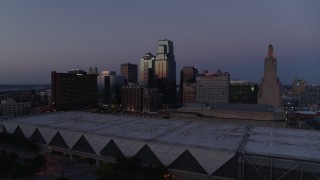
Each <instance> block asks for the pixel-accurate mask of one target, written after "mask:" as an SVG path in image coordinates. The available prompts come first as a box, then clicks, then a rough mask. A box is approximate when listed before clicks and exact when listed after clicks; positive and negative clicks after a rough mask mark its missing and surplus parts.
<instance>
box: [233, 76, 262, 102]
mask: <svg viewBox="0 0 320 180" xmlns="http://www.w3.org/2000/svg"><path fill="white" fill-rule="evenodd" d="M229 102H230V103H239V104H257V103H258V84H256V83H250V82H246V81H239V80H233V81H230V87H229Z"/></svg>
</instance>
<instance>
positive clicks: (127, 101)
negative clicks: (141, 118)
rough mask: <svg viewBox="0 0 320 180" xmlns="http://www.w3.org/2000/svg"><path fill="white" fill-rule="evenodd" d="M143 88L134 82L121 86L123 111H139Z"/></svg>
mask: <svg viewBox="0 0 320 180" xmlns="http://www.w3.org/2000/svg"><path fill="white" fill-rule="evenodd" d="M143 90H144V88H143V87H141V86H138V85H136V84H129V85H125V86H122V88H121V97H122V98H121V99H122V100H121V101H122V103H121V104H122V106H123V109H124V110H125V111H131V112H141V111H142V96H143Z"/></svg>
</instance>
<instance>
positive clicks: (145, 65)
mask: <svg viewBox="0 0 320 180" xmlns="http://www.w3.org/2000/svg"><path fill="white" fill-rule="evenodd" d="M155 59H156V57H155V56H154V55H153V54H152V53H150V52H148V53H147V54H145V55H144V56H143V57H142V58H141V60H140V85H141V86H145V87H148V88H152V87H154V80H155V79H154V76H155V75H154V69H155V63H154V62H155Z"/></svg>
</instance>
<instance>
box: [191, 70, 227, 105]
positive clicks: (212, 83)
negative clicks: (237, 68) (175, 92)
mask: <svg viewBox="0 0 320 180" xmlns="http://www.w3.org/2000/svg"><path fill="white" fill-rule="evenodd" d="M229 84H230V74H229V73H228V72H222V71H221V70H218V71H217V72H216V73H208V72H205V73H203V74H202V75H199V76H197V79H196V103H229Z"/></svg>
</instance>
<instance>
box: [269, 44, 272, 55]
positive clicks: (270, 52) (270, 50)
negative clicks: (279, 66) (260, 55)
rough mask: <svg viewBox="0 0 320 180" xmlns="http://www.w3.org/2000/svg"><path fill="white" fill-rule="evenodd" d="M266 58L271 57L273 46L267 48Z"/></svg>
mask: <svg viewBox="0 0 320 180" xmlns="http://www.w3.org/2000/svg"><path fill="white" fill-rule="evenodd" d="M268 57H273V46H272V44H270V45H269V47H268Z"/></svg>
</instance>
